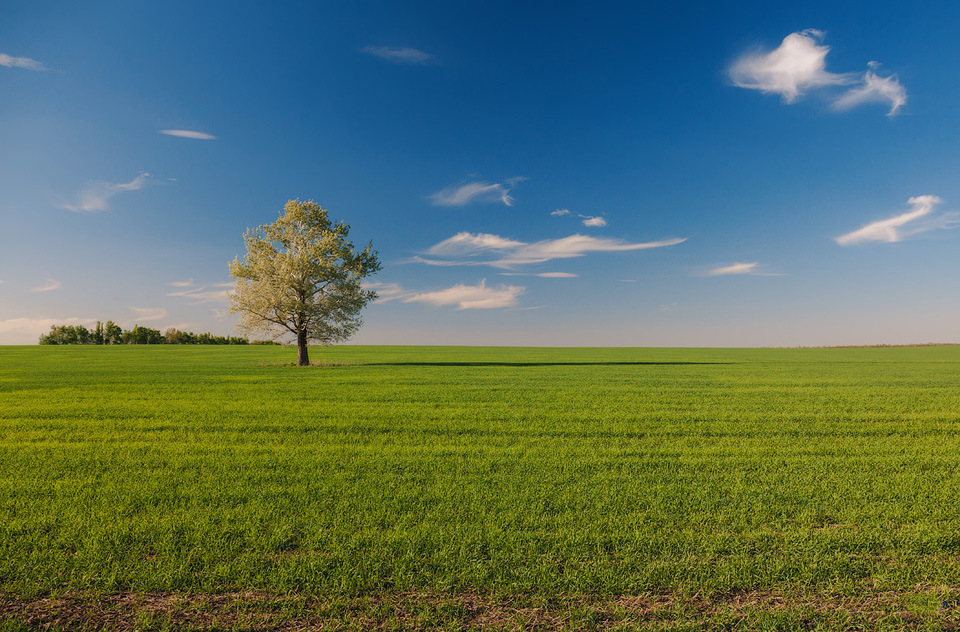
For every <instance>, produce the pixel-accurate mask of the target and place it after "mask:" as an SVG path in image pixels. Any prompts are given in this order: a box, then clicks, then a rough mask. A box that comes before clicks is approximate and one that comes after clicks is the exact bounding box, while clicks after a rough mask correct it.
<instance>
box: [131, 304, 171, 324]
mask: <svg viewBox="0 0 960 632" xmlns="http://www.w3.org/2000/svg"><path fill="white" fill-rule="evenodd" d="M130 309H131V310H133V313H134V314H136V315H137V320H142V321H148V320H160V319H161V318H166V317H167V310H165V309H163V308H162V307H131V308H130Z"/></svg>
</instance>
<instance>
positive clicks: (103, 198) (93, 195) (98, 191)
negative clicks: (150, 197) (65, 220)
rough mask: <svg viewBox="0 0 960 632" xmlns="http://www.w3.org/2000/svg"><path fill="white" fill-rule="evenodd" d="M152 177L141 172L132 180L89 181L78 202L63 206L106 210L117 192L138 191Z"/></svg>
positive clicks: (86, 210) (78, 210)
mask: <svg viewBox="0 0 960 632" xmlns="http://www.w3.org/2000/svg"><path fill="white" fill-rule="evenodd" d="M149 177H150V174H149V173H145V172H141V173H140V175H138V176H137V177H136V178H134V179H133V180H131V181H130V182H121V183H113V182H88V183H87V184H86V185H84V187H83V188H82V189H80V193H79V195H78V198H79V199H78V201H77V203H76V204H63V205H61V207H62V208H65V209H67V210H68V211H75V212H78V213H80V212H92V211H105V210H107V202H109V200H110V198H112V197H113V196H114V195H116V194H117V193H122V192H124V191H136V190H138V189H141V188H143V185H144V184H145V183H146V181H147V178H149Z"/></svg>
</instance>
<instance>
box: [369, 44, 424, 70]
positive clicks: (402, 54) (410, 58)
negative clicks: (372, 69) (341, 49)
mask: <svg viewBox="0 0 960 632" xmlns="http://www.w3.org/2000/svg"><path fill="white" fill-rule="evenodd" d="M360 50H361V51H362V52H364V53H367V54H368V55H373V56H374V57H379V58H380V59H385V60H387V61H389V62H391V63H394V64H409V65H417V66H427V65H430V64H433V63H435V59H434V57H433V55H431V54H430V53H426V52H424V51H422V50H418V49H416V48H410V47H408V46H364V47H363V48H361V49H360Z"/></svg>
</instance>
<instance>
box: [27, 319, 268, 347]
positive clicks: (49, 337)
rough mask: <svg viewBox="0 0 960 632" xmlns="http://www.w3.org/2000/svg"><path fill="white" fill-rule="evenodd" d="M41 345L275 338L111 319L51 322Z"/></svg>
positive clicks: (239, 341)
mask: <svg viewBox="0 0 960 632" xmlns="http://www.w3.org/2000/svg"><path fill="white" fill-rule="evenodd" d="M40 344H42V345H249V344H253V345H272V344H277V343H275V342H273V341H272V340H254V341H253V342H251V341H250V340H248V339H246V338H240V337H237V336H214V335H213V334H210V333H202V334H195V333H193V332H190V331H180V330H179V329H175V328H173V327H170V328H169V329H167V330H166V331H165V332H163V333H160V330H159V329H151V328H149V327H144V326H142V325H136V326H134V327H133V329H123V328H122V327H120V325H118V324H116V323H115V322H113V321H112V320H108V321H107V322H106V324H104V323H101V322H100V321H99V320H98V321H97V326H96V327H94V328H93V329H87V328H86V327H84V326H83V325H52V326H51V327H50V332H49V333H46V334H43V335H42V336H40Z"/></svg>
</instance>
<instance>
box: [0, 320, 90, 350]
mask: <svg viewBox="0 0 960 632" xmlns="http://www.w3.org/2000/svg"><path fill="white" fill-rule="evenodd" d="M95 323H96V320H95V319H93V318H77V317H70V318H10V319H7V320H0V344H5V345H32V344H37V340H39V339H40V336H41V335H43V334H46V333H49V332H50V327H52V326H53V325H83V326H84V327H87V328H90V327H93V325H94V324H95Z"/></svg>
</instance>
